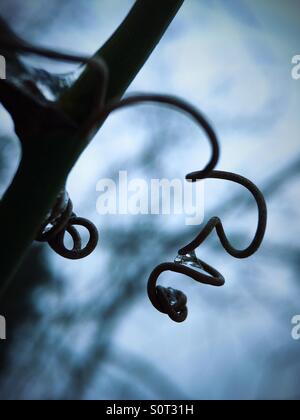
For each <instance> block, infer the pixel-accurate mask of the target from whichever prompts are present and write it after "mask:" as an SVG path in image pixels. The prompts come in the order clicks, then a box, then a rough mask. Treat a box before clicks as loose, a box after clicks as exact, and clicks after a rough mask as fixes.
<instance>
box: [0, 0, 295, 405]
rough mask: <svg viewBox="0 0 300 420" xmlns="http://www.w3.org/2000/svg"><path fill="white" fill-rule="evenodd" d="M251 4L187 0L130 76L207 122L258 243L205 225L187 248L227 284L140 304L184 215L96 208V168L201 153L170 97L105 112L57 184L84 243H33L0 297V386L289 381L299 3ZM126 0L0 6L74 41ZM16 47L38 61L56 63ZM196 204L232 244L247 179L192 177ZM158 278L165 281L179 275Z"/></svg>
mask: <svg viewBox="0 0 300 420" xmlns="http://www.w3.org/2000/svg"><path fill="white" fill-rule="evenodd" d="M261 3H262V2H259V1H258V0H254V1H251V2H250V1H248V0H241V1H235V0H232V1H231V0H230V1H229V0H228V1H226V2H223V1H221V0H204V1H201V2H199V1H197V0H187V1H186V4H185V5H184V7H183V9H182V11H181V12H180V13H179V15H178V17H177V18H176V19H175V21H174V22H173V24H172V25H171V28H170V29H169V31H168V33H167V35H166V36H165V38H164V40H163V41H162V42H161V44H160V45H159V47H158V48H157V50H156V51H155V52H154V54H153V56H152V57H151V59H150V60H149V62H148V63H147V64H146V66H145V67H144V69H143V70H142V72H141V73H140V75H139V76H138V77H137V79H136V80H135V82H134V84H133V86H132V87H131V89H130V90H131V91H137V90H138V91H141V90H143V91H154V92H161V93H172V94H177V95H180V96H183V97H184V98H186V99H187V100H190V101H191V102H193V103H194V104H196V105H198V106H199V108H200V109H202V110H203V111H204V112H205V113H206V114H207V115H208V116H209V117H210V119H211V120H212V122H213V124H214V126H215V127H216V130H217V132H218V134H219V136H220V139H221V145H222V160H221V164H220V168H222V169H224V170H231V171H235V172H239V173H241V174H242V175H245V176H247V177H249V178H251V179H252V180H253V181H254V182H256V183H257V184H258V185H259V186H260V187H261V188H262V190H263V191H264V193H265V194H266V197H267V201H268V206H269V212H270V218H269V226H268V233H267V237H266V241H265V243H264V246H263V247H262V249H261V250H260V252H259V253H258V254H257V255H256V256H254V257H252V258H251V259H249V260H246V261H235V260H234V261H233V260H232V259H231V258H230V257H229V256H227V255H225V254H224V251H223V249H222V248H221V247H220V245H219V243H218V241H217V239H216V238H212V239H210V240H209V241H208V242H207V243H206V244H205V245H204V246H203V249H201V251H200V250H199V257H200V258H202V259H204V260H207V261H208V262H209V263H211V264H212V265H214V266H215V267H216V268H218V269H219V270H220V271H221V272H223V273H224V275H225V277H226V279H227V284H226V286H225V287H224V288H223V289H220V290H215V289H213V288H209V287H205V286H201V285H200V286H199V285H196V284H193V282H191V281H189V280H188V279H183V280H184V283H183V285H182V290H184V291H185V292H186V293H187V295H188V297H189V310H190V314H189V318H188V320H187V322H186V323H184V324H182V325H175V324H172V323H171V321H170V320H169V319H168V318H167V317H165V316H163V315H161V314H159V313H157V312H156V311H155V310H154V309H153V308H152V306H151V305H150V303H149V302H148V300H147V297H146V281H147V278H148V275H149V274H150V272H151V270H152V269H153V267H154V266H155V265H157V264H159V263H160V262H163V261H168V260H172V259H174V257H175V256H176V251H177V249H179V247H181V246H182V245H184V244H185V243H186V242H187V241H188V240H189V239H190V238H191V237H193V235H194V233H195V232H196V231H197V229H198V227H187V226H185V224H184V217H179V216H171V217H166V216H138V217H136V216H105V217H103V216H99V215H98V214H97V212H96V201H97V198H98V193H97V192H96V183H97V181H98V180H99V179H101V178H107V177H110V178H113V179H116V180H117V179H118V172H119V170H127V171H128V173H129V177H130V178H134V177H140V178H144V179H151V178H163V177H167V178H170V179H173V178H176V177H179V178H180V179H183V177H184V175H185V174H186V173H187V172H190V171H191V170H195V169H199V168H200V167H201V166H203V164H204V163H205V162H206V159H207V156H208V148H207V145H206V142H205V141H204V137H203V136H201V135H200V134H199V132H198V130H197V129H196V128H195V127H194V126H193V125H192V124H191V123H190V122H189V121H188V120H186V119H185V117H184V116H181V115H180V114H177V113H174V112H172V111H170V110H165V109H161V108H159V109H157V108H156V107H152V106H142V107H138V108H136V109H134V110H128V111H124V112H122V113H119V114H116V115H113V116H112V117H111V118H110V119H109V120H108V121H107V123H106V124H105V126H104V127H103V129H102V130H101V132H100V133H99V134H98V135H97V138H96V139H95V140H94V141H93V143H92V144H91V145H90V146H89V148H88V150H87V151H86V152H85V153H84V155H83V156H82V158H81V159H80V161H79V162H78V164H77V166H76V168H75V169H74V170H73V172H72V174H71V176H70V179H69V183H68V190H69V192H70V195H71V196H72V199H73V202H74V205H75V209H76V212H77V213H78V214H82V215H83V216H85V217H89V218H91V220H93V221H94V222H95V223H96V224H97V225H98V227H99V231H100V235H101V242H100V244H99V247H98V248H97V250H96V252H95V253H94V255H93V256H91V257H89V258H88V259H86V260H83V261H78V262H74V261H65V260H63V259H61V258H60V257H58V256H56V255H54V254H53V253H52V252H51V251H50V250H49V249H48V248H47V247H46V246H40V245H36V244H34V245H33V247H32V250H31V252H30V254H29V255H28V257H27V260H26V261H25V262H24V264H23V266H22V268H21V269H20V271H19V273H18V275H17V276H16V279H15V280H14V282H13V283H12V285H11V287H10V289H9V291H8V294H7V295H6V296H5V298H4V300H3V301H2V302H1V308H4V310H3V312H5V313H3V314H1V315H5V316H6V318H7V334H8V340H7V341H6V342H1V343H0V398H1V399H105V398H108V399H127V398H128V399H147V398H154V399H168V398H170V399H181V398H187V399H201V398H208V399H213V398H221V399H228V398H229V399H230V398H235V399H242V398H282V399H283V398H292V399H298V398H299V396H300V390H299V385H298V383H299V380H298V379H299V374H300V344H299V342H296V341H293V340H292V338H291V329H292V326H291V318H292V317H293V316H294V315H295V314H299V313H300V304H299V292H300V287H299V279H298V272H299V261H300V258H299V257H300V246H299V240H298V237H299V233H300V226H299V222H298V221H299V216H300V214H299V212H300V211H299V198H300V196H299V175H300V152H299V133H300V123H299V118H298V111H299V105H300V96H299V89H300V84H299V82H296V81H294V80H292V78H291V73H290V72H291V58H292V56H293V55H295V54H297V53H299V51H297V50H296V48H297V47H298V40H299V31H300V30H299V25H298V24H297V19H296V16H299V4H298V3H297V2H293V1H287V2H285V4H284V5H283V4H282V2H280V1H279V0H270V1H269V2H263V4H261ZM132 4H133V1H129V0H128V1H127V0H90V1H89V2H86V1H84V0H72V1H70V0H66V1H64V2H61V1H58V0H51V1H44V0H26V1H20V0H2V1H1V6H0V14H1V16H2V17H4V18H5V19H6V20H7V21H8V22H9V24H10V25H11V26H12V27H13V28H14V29H15V30H16V31H17V32H18V33H19V34H20V35H22V36H24V37H26V38H27V39H30V40H31V41H33V42H36V43H39V44H42V45H47V46H51V47H55V48H57V49H66V50H73V51H74V50H75V51H76V52H83V53H90V54H91V53H93V52H94V50H96V49H97V48H98V47H99V46H100V45H101V43H103V42H104V41H105V40H106V38H107V37H108V36H109V35H110V34H111V33H112V31H113V30H114V29H115V27H116V26H117V25H118V24H119V23H120V21H121V20H122V18H123V17H124V16H125V14H126V13H127V11H128V10H129V8H130V6H131V5H132ZM25 60H29V59H28V58H25ZM30 61H31V62H33V63H34V64H35V65H37V66H38V67H43V68H46V69H48V70H50V71H53V72H68V71H70V70H72V69H73V67H72V66H70V65H65V64H61V65H60V64H59V65H57V64H53V63H49V62H48V61H47V60H41V59H38V60H37V59H35V60H33V59H30ZM0 118H1V127H0V194H3V192H4V190H5V188H6V187H7V185H8V184H9V182H10V180H11V178H12V176H13V174H14V172H15V170H16V167H17V164H18V160H19V153H20V150H19V147H18V140H17V138H16V136H15V134H14V132H13V127H12V122H11V120H10V117H9V116H8V114H7V113H6V112H5V111H4V110H3V108H0ZM33 123H34V122H33ZM198 142H199V143H198ZM29 188H30V186H29ZM204 204H205V215H206V218H208V217H210V216H212V215H218V216H222V217H223V218H224V220H225V227H226V228H227V230H228V232H229V233H230V237H231V238H232V239H233V240H234V241H235V242H236V243H237V244H241V245H243V244H245V243H247V241H249V240H250V238H251V235H252V232H253V229H254V226H255V223H256V211H255V207H254V205H253V203H252V201H251V200H250V198H249V197H248V195H247V193H245V192H244V191H240V189H239V188H238V187H236V186H233V185H228V184H226V183H222V182H219V183H218V182H214V181H207V182H206V183H205V203H204ZM200 205H202V204H200ZM21 213H22V210H21V209H20V217H21ZM2 246H5V244H2ZM163 280H164V282H165V283H166V284H168V285H174V286H175V287H178V284H177V283H178V282H179V280H180V279H179V278H178V279H177V278H174V276H169V275H165V277H164V279H163Z"/></svg>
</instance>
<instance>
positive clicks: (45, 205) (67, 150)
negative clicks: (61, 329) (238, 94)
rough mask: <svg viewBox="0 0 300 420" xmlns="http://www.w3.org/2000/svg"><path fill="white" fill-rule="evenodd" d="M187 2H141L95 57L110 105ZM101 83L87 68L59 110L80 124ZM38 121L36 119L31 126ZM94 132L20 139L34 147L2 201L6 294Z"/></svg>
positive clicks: (0, 276) (57, 131)
mask: <svg viewBox="0 0 300 420" xmlns="http://www.w3.org/2000/svg"><path fill="white" fill-rule="evenodd" d="M183 2H184V0H164V1H163V2H157V1H153V0H137V1H136V3H135V4H134V6H133V8H132V10H131V11H130V13H129V15H128V16H127V17H126V18H125V20H124V22H123V23H122V24H121V25H120V27H119V28H118V29H117V31H116V32H115V33H114V34H113V36H112V37H111V38H110V39H109V40H108V41H107V43H106V44H105V45H104V46H103V47H102V48H101V49H100V50H99V51H98V52H97V53H96V55H95V56H94V58H97V57H98V58H101V59H103V60H104V62H105V63H106V65H107V68H108V71H109V83H108V91H107V95H106V103H110V102H112V101H113V100H116V99H119V98H121V97H122V96H123V94H124V93H125V91H126V90H127V88H128V86H129V85H130V83H131V82H132V81H133V79H134V78H135V76H136V75H137V73H138V72H139V70H140V69H141V68H142V66H143V65H144V63H145V62H146V60H147V59H148V57H149V56H150V54H151V53H152V51H153V49H154V48H155V46H156V45H157V44H158V42H159V41H160V39H161V38H162V36H163V35H164V33H165V31H166V29H167V28H168V26H169V24H170V23H171V22H172V20H173V18H174V17H175V15H176V14H177V12H178V10H179V9H180V7H181V6H182V4H183ZM97 84H99V83H98V77H97V72H96V70H95V69H94V68H93V67H92V66H89V65H88V66H87V67H86V69H85V71H84V72H83V74H82V75H81V77H80V78H79V79H78V80H77V81H76V82H75V83H74V84H73V85H72V86H71V87H70V88H68V89H66V90H65V91H64V92H63V94H62V95H61V97H60V99H59V100H58V101H57V104H56V106H57V107H59V109H60V110H61V111H63V112H64V113H65V114H67V115H68V116H69V117H71V119H72V120H73V121H74V122H75V123H76V124H77V125H78V126H82V125H83V124H84V123H86V122H87V121H88V120H89V118H90V115H91V113H92V111H93V109H94V107H95V104H97V100H99V98H98V97H97V91H99V89H98V87H99V86H97ZM16 106H17V104H16ZM24 113H25V114H26V110H24ZM29 117H30V115H28V116H27V118H29ZM27 123H28V121H27ZM36 123H37V121H33V122H32V125H34V124H36ZM102 123H103V120H99V124H98V126H97V127H96V128H97V129H98V128H100V126H101V124H102ZM50 127H51V124H50ZM94 134H95V127H93V131H92V132H90V133H87V134H86V136H85V137H84V138H78V137H76V132H75V131H74V128H70V127H61V128H59V127H55V128H54V129H49V127H47V130H45V127H44V126H43V124H41V127H40V130H39V132H35V133H34V138H26V139H22V144H23V146H24V144H26V143H27V144H30V146H29V147H23V154H22V158H21V163H20V166H19V169H18V171H17V173H16V175H15V177H14V180H13V182H12V184H11V186H10V187H9V188H8V190H7V192H6V193H5V195H4V197H3V199H2V201H1V203H0V231H1V252H0V290H2V293H3V292H4V291H5V289H6V287H7V285H8V284H9V281H10V280H11V279H12V278H13V276H14V274H15V272H16V270H17V268H18V266H19V264H20V262H21V261H22V258H23V257H24V255H25V254H26V252H27V250H28V248H29V247H30V245H31V243H32V241H33V240H34V239H35V236H36V234H37V232H38V230H39V228H40V226H41V224H42V223H43V221H44V219H45V217H46V215H47V213H48V211H49V209H50V208H51V207H52V205H53V204H54V202H55V199H56V197H57V195H58V194H59V192H60V191H61V189H62V187H63V186H64V184H65V182H66V179H67V177H68V174H69V172H70V170H71V169H72V167H73V166H74V164H75V163H76V161H77V159H78V158H79V156H80V154H81V153H82V152H83V150H84V148H85V147H86V146H87V144H88V142H89V141H90V139H91V138H92V137H93V135H94ZM0 293H1V292H0Z"/></svg>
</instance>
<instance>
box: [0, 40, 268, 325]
mask: <svg viewBox="0 0 300 420" xmlns="http://www.w3.org/2000/svg"><path fill="white" fill-rule="evenodd" d="M0 46H1V47H2V48H6V49H8V50H10V49H14V50H15V51H18V52H21V53H27V54H35V55H39V56H43V57H47V58H50V59H53V60H59V61H69V62H74V63H85V64H88V65H91V66H93V68H94V69H95V71H96V72H97V74H98V76H99V93H98V96H99V101H98V102H97V105H96V108H95V110H94V111H93V112H92V115H91V117H90V118H89V120H88V121H87V122H86V123H85V124H84V125H83V126H82V127H80V128H79V130H78V131H79V134H78V135H79V137H83V136H86V135H88V134H89V133H90V132H91V130H93V129H94V128H96V126H97V125H98V124H99V122H101V121H104V120H105V119H106V118H107V117H108V116H109V115H110V113H111V112H113V111H115V110H117V109H121V108H125V107H128V106H134V105H138V104H142V103H151V102H152V103H155V104H161V105H167V106H169V107H172V108H175V109H177V110H178V111H181V112H183V113H185V114H187V115H188V116H190V117H191V118H192V119H193V120H194V121H195V122H196V123H197V124H198V125H199V126H200V127H201V128H202V129H203V130H204V132H205V133H206V135H207V137H208V140H209V142H210V145H211V158H210V160H209V162H208V164H207V165H206V166H205V168H204V169H202V170H201V171H197V172H192V173H190V174H188V175H187V176H186V180H187V181H189V182H197V181H200V180H204V179H221V180H227V181H231V182H234V183H237V184H239V185H242V186H243V187H245V188H246V189H247V190H248V191H250V193H251V194H252V195H253V197H254V198H255V200H256V203H257V207H258V225H257V230H256V233H255V236H254V239H253V241H252V242H251V244H250V245H249V246H248V247H247V248H246V249H243V250H238V249H236V248H235V247H234V246H233V245H232V244H231V243H230V241H229V239H228V237H227V235H226V233H225V230H224V227H223V224H222V221H221V220H220V219H219V218H218V217H213V218H211V219H210V220H209V221H208V223H207V224H206V225H205V227H204V228H203V229H202V230H201V232H200V233H199V234H198V235H197V237H196V238H194V239H193V240H192V241H191V242H190V243H189V244H188V245H186V246H184V247H183V248H181V249H180V250H179V252H178V256H177V258H176V259H175V261H174V262H167V263H163V264H160V265H158V266H157V267H155V268H154V270H153V271H152V273H151V274H150V277H149V280H148V287H147V290H148V296H149V299H150V301H151V302H152V304H153V306H154V307H155V308H156V309H157V310H158V311H160V312H162V313H164V314H167V315H168V316H169V317H170V318H171V319H172V320H173V321H175V322H183V321H184V320H185V319H186V318H187V315H188V309H187V297H186V296H185V294H184V293H183V292H181V291H179V290H175V289H172V288H170V287H168V288H165V287H162V286H159V285H157V281H158V278H159V277H160V275H161V274H162V273H164V272H167V271H171V272H174V273H178V274H182V275H184V276H187V277H189V278H191V279H193V280H195V281H196V282H199V283H202V284H205V285H211V286H215V287H220V286H223V285H224V284H225V279H224V277H223V276H222V274H220V273H219V272H218V271H217V270H216V269H215V268H213V267H211V266H210V265H208V264H207V263H205V262H204V261H201V260H200V259H199V258H198V257H197V255H196V252H195V250H196V249H197V248H198V247H199V246H200V245H201V244H202V243H203V242H204V241H205V240H206V239H207V238H208V236H209V235H210V234H211V233H212V232H213V231H214V230H216V232H217V235H218V237H219V239H220V241H221V244H222V246H223V248H224V249H225V250H226V251H227V252H228V254H230V255H231V256H233V257H235V258H248V257H250V256H251V255H253V254H254V253H255V252H256V251H257V250H258V249H259V247H260V245H261V243H262V241H263V238H264V235H265V231H266V225H267V206H266V202H265V199H264V196H263V194H262V193H261V191H260V190H259V189H258V188H257V187H256V186H255V185H254V184H253V183H252V182H251V181H249V180H248V179H247V178H244V177H242V176H241V175H237V174H234V173H231V172H224V171H215V167H216V165H217V163H218V160H219V155H220V150H219V143H218V139H217V136H216V134H215V132H214V129H213V128H212V126H211V125H210V123H209V122H208V121H207V119H206V118H205V117H204V116H203V115H202V114H201V113H200V112H199V111H198V110H197V109H196V108H195V107H193V106H192V105H191V104H189V103H188V102H186V101H183V100H182V99H180V98H177V97H175V96H170V95H161V94H139V95H134V96H130V97H127V98H125V99H122V100H120V101H116V102H114V103H110V104H106V105H105V97H106V92H107V86H108V70H107V67H106V65H105V63H104V62H103V60H101V59H100V58H87V57H83V56H80V55H74V54H66V53H60V52H57V51H53V50H50V49H46V48H41V47H37V46H34V45H31V44H29V43H25V42H23V41H21V40H19V39H18V40H0ZM61 113H62V115H63V111H61ZM75 226H82V227H84V228H86V229H87V231H88V232H89V235H90V238H89V241H88V243H87V245H86V246H85V247H83V248H82V239H81V236H80V234H79V232H78V231H77V229H76V228H75ZM66 233H69V235H70V236H71V238H72V240H73V248H72V249H71V250H69V249H67V248H66V247H65V245H64V238H65V234H66ZM36 240H37V241H40V242H48V243H49V245H50V246H51V248H52V249H53V250H54V251H55V252H57V253H58V254H59V255H61V256H63V257H65V258H69V259H80V258H84V257H86V256H88V255H90V254H91V253H92V252H93V251H94V249H95V248H96V246H97V243H98V232H97V229H96V227H95V226H94V225H93V223H91V222H90V221H88V220H87V219H84V218H80V217H77V216H76V215H75V213H73V204H72V201H71V200H70V198H69V197H68V195H67V193H66V192H65V191H63V192H62V193H61V194H60V195H59V196H58V198H57V202H56V203H55V206H54V208H53V209H52V211H51V212H50V214H49V215H48V217H47V219H46V221H45V223H44V225H43V226H42V227H41V230H40V232H39V234H38V236H37V238H36Z"/></svg>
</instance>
